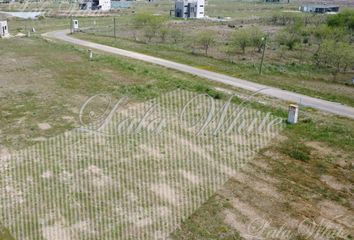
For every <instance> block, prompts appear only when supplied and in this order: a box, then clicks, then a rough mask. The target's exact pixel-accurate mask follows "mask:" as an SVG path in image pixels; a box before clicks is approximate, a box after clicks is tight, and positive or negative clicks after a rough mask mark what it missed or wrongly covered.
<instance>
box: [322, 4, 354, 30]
mask: <svg viewBox="0 0 354 240" xmlns="http://www.w3.org/2000/svg"><path fill="white" fill-rule="evenodd" d="M327 24H328V26H331V27H341V28H347V29H349V30H351V31H354V10H352V9H346V10H344V11H342V12H341V13H338V14H336V15H333V16H330V17H329V18H328V19H327Z"/></svg>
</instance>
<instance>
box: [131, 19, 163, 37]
mask: <svg viewBox="0 0 354 240" xmlns="http://www.w3.org/2000/svg"><path fill="white" fill-rule="evenodd" d="M164 22H165V19H164V18H163V17H160V16H153V15H150V14H147V13H140V14H138V15H136V16H135V17H134V19H133V28H134V29H136V30H143V31H144V37H145V38H146V39H147V41H148V42H150V41H151V40H152V38H154V37H155V36H156V34H157V32H158V30H159V29H160V28H161V27H162V26H163V23H164ZM135 39H136V33H135Z"/></svg>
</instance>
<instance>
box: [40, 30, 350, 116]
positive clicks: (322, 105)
mask: <svg viewBox="0 0 354 240" xmlns="http://www.w3.org/2000/svg"><path fill="white" fill-rule="evenodd" d="M68 33H69V30H60V31H54V32H49V33H46V34H43V36H45V37H49V38H54V39H59V40H62V41H65V42H68V43H72V44H76V45H80V46H83V47H87V48H91V49H97V50H100V51H104V52H108V53H111V54H116V55H120V56H125V57H129V58H134V59H138V60H141V61H145V62H149V63H153V64H157V65H160V66H164V67H167V68H171V69H175V70H178V71H181V72H185V73H189V74H192V75H195V76H198V77H201V78H206V79H209V80H212V81H216V82H220V83H225V84H228V85H231V86H234V87H237V88H242V89H246V90H249V91H253V92H256V91H260V90H261V89H265V90H262V91H261V92H260V93H261V94H264V95H268V96H272V97H275V98H278V99H282V100H285V101H288V102H293V103H301V104H302V105H304V106H307V107H312V108H315V109H318V110H322V111H325V112H329V113H333V114H337V115H341V116H345V117H349V118H352V119H354V108H353V107H349V106H345V105H342V104H339V103H334V102H330V101H325V100H321V99H318V98H313V97H309V96H306V95H302V94H298V93H294V92H289V91H285V90H281V89H278V88H273V87H268V86H266V85H262V84H257V83H254V82H251V81H246V80H242V79H239V78H235V77H230V76H227V75H224V74H219V73H215V72H211V71H207V70H202V69H198V68H195V67H191V66H188V65H185V64H181V63H176V62H173V61H168V60H165V59H161V58H157V57H152V56H148V55H145V54H140V53H136V52H131V51H126V50H123V49H119V48H114V47H109V46H106V45H102V44H98V43H92V42H88V41H84V40H80V39H76V38H73V37H71V36H69V35H68Z"/></svg>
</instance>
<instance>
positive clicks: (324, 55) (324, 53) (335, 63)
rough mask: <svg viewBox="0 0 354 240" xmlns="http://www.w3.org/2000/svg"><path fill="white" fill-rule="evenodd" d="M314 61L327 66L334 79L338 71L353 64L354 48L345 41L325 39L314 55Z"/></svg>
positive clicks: (342, 70) (344, 69)
mask: <svg viewBox="0 0 354 240" xmlns="http://www.w3.org/2000/svg"><path fill="white" fill-rule="evenodd" d="M315 61H316V63H318V64H319V65H320V66H323V67H329V68H330V69H331V70H332V74H333V77H334V79H336V76H337V74H338V73H340V72H344V71H346V70H347V69H348V67H349V68H352V67H353V66H354V48H353V46H352V45H350V44H348V43H345V42H337V41H335V40H325V41H324V42H323V44H322V47H321V49H320V50H319V51H318V52H317V53H316V55H315Z"/></svg>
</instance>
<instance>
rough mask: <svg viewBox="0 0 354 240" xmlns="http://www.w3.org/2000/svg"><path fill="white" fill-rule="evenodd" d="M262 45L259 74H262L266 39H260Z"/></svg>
mask: <svg viewBox="0 0 354 240" xmlns="http://www.w3.org/2000/svg"><path fill="white" fill-rule="evenodd" d="M262 44H263V53H262V60H261V65H260V66H259V74H260V75H261V74H262V67H263V61H264V53H265V50H266V46H267V37H262Z"/></svg>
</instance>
